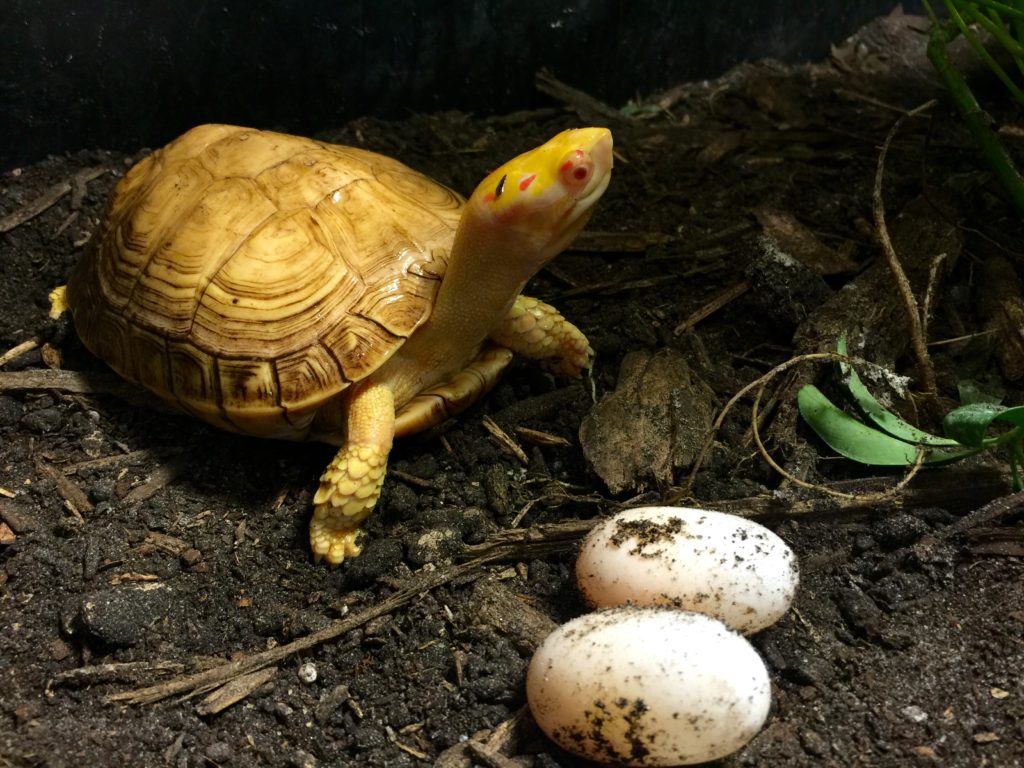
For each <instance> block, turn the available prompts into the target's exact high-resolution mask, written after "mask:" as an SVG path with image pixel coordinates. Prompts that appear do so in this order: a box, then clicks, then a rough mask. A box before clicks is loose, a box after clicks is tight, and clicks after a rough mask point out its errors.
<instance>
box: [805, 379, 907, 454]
mask: <svg viewBox="0 0 1024 768" xmlns="http://www.w3.org/2000/svg"><path fill="white" fill-rule="evenodd" d="M796 402H797V407H798V408H799V409H800V415H801V416H803V417H804V420H805V421H806V422H807V423H808V424H810V425H811V429H813V430H814V431H815V432H817V433H818V437H820V438H821V439H822V440H824V441H825V442H826V443H827V444H828V446H829V447H830V448H831V449H832V450H834V451H835V452H836V453H838V454H841V455H843V456H845V457H846V458H848V459H853V460H854V461H858V462H860V463H861V464H870V465H873V466H882V467H906V466H910V465H912V464H914V462H916V461H917V446H914V445H911V444H910V443H905V442H903V441H902V440H897V439H896V438H895V437H892V436H891V435H887V434H885V433H884V432H879V431H878V430H877V429H872V428H871V427H869V426H867V425H866V424H864V423H862V422H860V421H857V420H856V419H855V418H853V417H852V416H850V415H849V414H847V413H844V412H843V411H841V410H839V408H837V407H836V406H835V405H834V404H833V403H832V401H831V400H829V399H828V398H827V397H825V395H823V394H822V392H821V390H820V389H818V388H817V387H816V386H814V385H813V384H807V385H806V386H804V387H802V388H801V389H800V392H799V394H798V395H797V398H796Z"/></svg>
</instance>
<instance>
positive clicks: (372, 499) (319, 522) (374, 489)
mask: <svg viewBox="0 0 1024 768" xmlns="http://www.w3.org/2000/svg"><path fill="white" fill-rule="evenodd" d="M357 386H358V385H357ZM347 421H348V429H347V435H346V438H345V443H344V444H343V445H342V446H341V448H340V449H339V450H338V453H337V455H336V456H335V457H334V459H333V460H332V461H331V463H330V464H329V465H328V466H327V469H326V470H325V471H324V473H323V475H321V477H320V487H319V488H318V489H317V492H316V496H314V497H313V519H312V520H311V521H310V523H309V545H310V547H311V548H312V550H313V559H314V560H316V561H317V562H319V561H320V560H326V561H327V562H328V563H329V564H330V565H338V564H340V563H341V562H342V561H344V559H345V558H346V557H354V556H355V555H358V554H359V551H360V546H359V544H358V542H357V538H358V537H359V525H360V523H362V522H363V520H365V519H366V517H367V515H369V514H370V512H371V511H372V510H373V507H374V505H375V504H376V503H377V499H378V498H379V497H380V489H381V485H382V484H383V482H384V472H385V470H386V469H387V463H388V454H389V453H390V452H391V442H392V439H393V438H394V433H395V400H394V397H393V395H392V393H391V390H390V389H388V388H387V387H386V386H384V385H382V384H372V385H367V386H363V387H360V388H358V389H357V390H356V391H355V392H353V393H352V395H351V397H350V399H349V401H348V408H347Z"/></svg>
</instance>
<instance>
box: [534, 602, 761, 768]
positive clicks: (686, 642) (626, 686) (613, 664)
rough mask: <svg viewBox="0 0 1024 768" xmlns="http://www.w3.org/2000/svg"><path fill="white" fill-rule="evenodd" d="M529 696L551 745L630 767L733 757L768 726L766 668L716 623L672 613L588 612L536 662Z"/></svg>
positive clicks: (561, 631) (552, 639) (550, 640)
mask: <svg viewBox="0 0 1024 768" xmlns="http://www.w3.org/2000/svg"><path fill="white" fill-rule="evenodd" d="M526 698H527V701H528V702H529V705H530V711H531V712H532V713H533V717H534V719H535V720H536V721H537V724H538V725H539V726H540V728H541V730H543V731H544V733H546V734H547V735H548V737H550V738H551V739H552V740H553V741H555V742H556V743H558V744H559V745H560V746H561V747H562V748H564V749H566V750H568V751H569V752H572V753H574V754H577V755H581V756H583V757H586V758H589V759H591V760H596V761H598V762H602V763H610V764H616V765H629V766H669V765H692V764H694V763H703V762H705V761H707V760H714V759H716V758H719V757H723V756H725V755H728V754H730V753H731V752H735V751H736V750H737V749H739V748H740V747H742V746H743V745H744V744H746V743H747V742H748V741H749V740H750V739H751V738H752V737H753V736H754V734H756V733H757V732H758V731H759V730H760V729H761V726H762V725H763V724H764V721H765V718H766V717H767V716H768V708H769V705H770V703H771V685H770V683H769V681H768V671H767V670H766V669H765V666H764V662H762V661H761V657H760V656H758V654H757V652H756V651H755V650H754V649H753V647H752V646H751V645H750V643H749V642H747V640H746V638H744V637H743V636H742V635H739V634H737V633H736V632H733V631H732V630H730V629H729V628H728V627H726V626H725V625H724V624H723V623H722V622H720V621H718V620H717V619H712V618H710V617H708V616H704V615H702V614H698V613H691V612H689V611H678V610H674V609H671V608H642V607H632V606H627V607H619V608H609V609H606V610H603V611H598V612H596V613H589V614H587V615H585V616H581V617H579V618H578V619H573V620H572V621H570V622H568V623H567V624H563V625H562V626H560V627H559V628H558V629H556V630H555V631H554V632H552V633H551V634H550V635H549V636H548V637H547V638H546V639H545V640H544V642H543V643H541V645H540V647H539V648H537V651H536V652H535V653H534V655H533V659H532V660H531V661H530V667H529V670H528V671H527V673H526Z"/></svg>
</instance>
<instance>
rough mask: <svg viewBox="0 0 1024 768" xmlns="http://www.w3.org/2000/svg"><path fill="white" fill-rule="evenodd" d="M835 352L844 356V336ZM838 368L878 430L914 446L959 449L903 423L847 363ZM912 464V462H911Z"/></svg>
mask: <svg viewBox="0 0 1024 768" xmlns="http://www.w3.org/2000/svg"><path fill="white" fill-rule="evenodd" d="M836 351H837V352H838V353H839V354H840V355H846V335H845V334H844V335H842V336H840V337H839V342H838V343H837V344H836ZM839 368H840V370H841V371H842V373H843V375H844V376H846V377H847V382H846V388H847V389H848V390H849V391H850V396H851V397H852V398H853V399H854V401H855V402H856V403H857V407H858V408H860V409H861V411H863V412H864V415H865V416H867V417H868V418H869V419H871V421H873V422H874V423H875V424H877V425H878V427H879V429H882V430H884V431H885V432H888V433H889V434H890V435H892V436H893V437H897V438H899V439H900V440H904V441H906V442H908V443H913V444H914V445H934V446H939V447H945V448H951V447H959V443H957V442H956V440H950V439H949V438H946V437H939V436H938V435H933V434H931V433H930V432H925V431H924V430H921V429H918V428H917V427H915V426H914V425H913V424H910V423H909V422H906V421H904V420H903V419H901V418H900V417H899V416H897V415H896V414H895V413H893V412H892V411H889V410H887V409H886V408H885V407H884V406H883V405H882V404H881V403H880V402H878V400H876V399H875V396H874V395H872V394H871V393H870V392H869V391H868V388H867V387H865V386H864V384H863V383H862V382H861V380H860V376H858V375H857V372H856V371H855V370H853V368H852V367H850V366H849V365H848V364H847V363H840V364H839ZM911 463H913V461H912V462H911Z"/></svg>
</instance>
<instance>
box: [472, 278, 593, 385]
mask: <svg viewBox="0 0 1024 768" xmlns="http://www.w3.org/2000/svg"><path fill="white" fill-rule="evenodd" d="M491 339H492V340H494V341H495V342H497V343H498V344H501V345H502V346H503V347H508V348H509V349H511V350H512V351H513V352H515V353H516V354H519V355H522V356H523V357H527V358H529V359H531V360H539V361H540V362H541V363H542V364H543V365H544V367H546V368H547V369H548V370H550V371H552V372H554V373H560V374H562V375H563V376H572V377H574V378H576V377H578V376H579V375H580V374H581V373H583V371H585V370H590V368H591V366H593V364H594V350H593V349H591V347H590V342H589V341H587V337H586V336H584V335H583V331H581V330H580V329H579V328H577V327H576V326H575V325H573V324H572V323H570V322H569V321H568V320H566V319H565V318H564V317H562V314H561V313H560V312H559V311H558V310H557V309H555V308H554V307H552V306H551V305H550V304H545V303H544V302H543V301H540V300H539V299H533V298H530V297H529V296H518V297H517V298H516V300H515V302H513V304H512V308H511V309H510V310H509V311H508V314H507V315H506V316H505V319H504V320H503V321H502V322H501V324H500V325H499V326H498V327H497V329H496V330H495V331H493V332H492V333H491Z"/></svg>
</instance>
